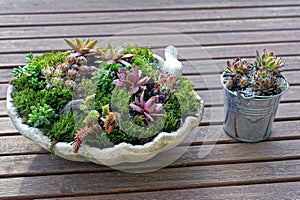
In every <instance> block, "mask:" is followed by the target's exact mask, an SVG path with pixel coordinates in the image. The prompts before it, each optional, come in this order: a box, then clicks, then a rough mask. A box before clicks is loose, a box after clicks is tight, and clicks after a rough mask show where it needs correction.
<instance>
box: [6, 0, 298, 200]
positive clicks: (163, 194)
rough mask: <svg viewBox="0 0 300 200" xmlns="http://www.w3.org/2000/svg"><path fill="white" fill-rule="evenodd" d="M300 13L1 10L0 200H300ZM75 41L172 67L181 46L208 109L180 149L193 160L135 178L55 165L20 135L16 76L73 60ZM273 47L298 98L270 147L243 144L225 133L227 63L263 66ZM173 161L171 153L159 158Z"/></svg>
mask: <svg viewBox="0 0 300 200" xmlns="http://www.w3.org/2000/svg"><path fill="white" fill-rule="evenodd" d="M299 11H300V1H299V0H286V1H279V0H265V1H260V0H253V1H243V0H236V1H234V2H232V1H222V0H217V1H213V0H209V1H207V0H200V1H196V0H187V1H180V0H175V1H158V0H153V1H144V0H143V1H141V0H129V1H126V2H125V1H122V0H117V1H112V2H107V1H104V0H86V1H72V0H62V1H54V0H30V1H27V0H7V1H0V60H1V62H0V163H1V165H0V198H4V199H5V198H10V199H17V198H23V199H32V198H45V199H49V198H55V199H57V198H58V199H299V198H300V192H299V187H300V185H299V184H300V173H299V172H300V147H299V144H300V132H299V129H300V65H299V63H300V58H299V55H300V50H299V45H300V40H299V36H300V29H299V27H300V26H299V25H300V15H299V13H300V12H299ZM116 34H117V35H116ZM114 35H116V36H115V37H114V38H111V36H114ZM66 37H68V38H74V37H81V38H90V39H97V40H99V42H100V45H105V44H106V43H107V42H111V43H113V44H115V45H120V44H124V43H125V42H126V43H128V42H131V43H134V44H135V43H136V44H139V45H141V46H151V47H152V48H153V49H154V52H155V53H157V54H159V55H161V56H163V48H164V47H165V46H167V45H169V44H173V45H175V46H177V47H178V49H179V56H180V59H182V60H183V63H184V75H185V76H187V77H189V78H190V80H191V81H192V82H193V83H194V85H195V88H196V91H197V93H198V94H199V95H200V96H201V97H202V98H203V99H204V100H205V105H206V106H205V114H204V117H203V120H202V122H201V124H200V126H199V127H198V128H197V129H195V130H194V131H193V132H192V133H191V134H190V137H189V138H188V139H187V140H186V141H185V142H184V143H183V144H181V145H180V146H178V147H176V148H177V149H186V152H185V153H184V154H183V155H182V156H181V157H180V158H179V159H177V160H176V161H175V162H173V163H170V165H169V166H167V167H165V168H163V169H160V170H158V171H155V172H151V173H145V174H130V173H125V172H120V171H116V170H114V169H112V168H109V167H106V166H101V165H95V164H91V163H78V162H71V161H67V160H64V159H62V158H58V157H57V158H55V159H52V158H51V156H50V154H49V152H47V151H45V150H43V149H42V148H41V147H39V146H38V145H36V144H34V143H33V142H32V141H30V140H29V139H26V138H24V137H23V136H22V135H20V134H19V133H18V132H17V131H16V129H15V128H14V127H13V125H12V123H11V122H10V120H9V117H8V116H7V111H6V101H5V100H6V89H7V85H8V81H9V80H11V79H12V76H11V72H12V70H13V68H15V67H17V66H19V65H24V62H25V54H27V53H29V52H33V53H34V55H39V54H41V53H43V52H45V51H51V50H66V49H68V46H67V45H66V44H64V43H63V39H64V38H66ZM201 46H202V48H201ZM264 48H267V49H271V50H274V51H276V52H277V54H278V55H280V56H281V57H282V59H283V60H284V61H285V62H286V66H285V69H284V70H285V72H284V75H285V76H286V77H287V78H288V80H289V83H290V89H289V91H288V93H286V94H285V95H284V96H283V97H282V99H281V103H280V106H279V109H278V113H277V115H276V118H275V122H274V125H273V133H272V135H271V137H270V138H269V139H268V140H267V141H265V142H262V143H257V144H245V143H239V142H237V141H235V140H233V139H231V138H230V137H228V136H227V135H226V134H225V133H224V131H223V127H222V123H223V115H224V114H223V92H222V88H221V84H220V83H219V75H220V73H221V71H222V69H223V68H224V66H225V65H226V61H227V60H229V59H231V58H233V57H235V56H241V57H245V58H250V59H252V60H253V59H254V55H255V50H256V49H258V50H262V49H264ZM169 157H172V152H166V153H165V154H162V155H160V157H159V158H162V159H167V158H169ZM153 164H154V165H155V164H158V163H157V162H156V163H155V162H154V163H153ZM126 167H127V168H138V167H149V166H147V163H144V164H141V165H140V166H132V165H130V166H125V168H124V169H126Z"/></svg>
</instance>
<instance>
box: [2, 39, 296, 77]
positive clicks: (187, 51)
mask: <svg viewBox="0 0 300 200" xmlns="http://www.w3.org/2000/svg"><path fill="white" fill-rule="evenodd" d="M60 44H62V45H64V44H63V42H62V41H61V42H60ZM297 45H299V44H298V43H297V42H295V43H274V44H249V45H234V46H231V45H228V46H208V47H203V48H201V47H200V46H198V47H194V46H190V47H179V48H178V50H179V56H180V59H186V60H188V61H189V62H190V63H189V65H188V70H191V72H193V71H192V70H193V69H195V68H194V66H199V68H200V69H199V71H198V70H197V71H196V73H199V72H201V71H203V73H208V72H210V69H209V67H211V68H212V71H218V70H220V69H222V68H224V63H226V60H231V59H232V58H234V57H237V56H239V57H245V58H249V60H254V56H255V51H256V50H260V51H262V49H265V48H267V49H268V50H273V51H275V52H276V53H277V54H278V55H279V56H281V57H283V59H285V58H287V61H286V63H287V66H289V65H290V67H287V68H288V69H289V70H293V69H299V67H298V65H296V62H297V61H299V58H297V57H293V56H295V55H296V54H297V51H298V49H297ZM37 46H38V44H37ZM39 48H40V47H39ZM42 48H43V47H42ZM49 49H51V48H49ZM66 49H68V47H67V46H65V47H64V49H61V50H66ZM163 49H164V48H163ZM163 49H155V48H154V49H153V52H154V53H156V54H158V55H161V56H162V55H163ZM40 50H41V51H42V49H41V48H40ZM53 50H58V49H53ZM29 52H33V53H34V55H39V53H38V52H37V51H35V52H34V51H33V49H32V51H31V50H29V49H28V51H25V52H23V53H22V52H20V53H13V52H10V53H9V52H7V53H9V54H1V53H0V59H2V60H3V62H2V64H0V67H16V66H19V65H24V63H25V54H27V53H29ZM42 52H45V51H42ZM42 52H40V53H42ZM209 59H211V61H209ZM212 59H213V60H212ZM215 59H218V60H219V59H222V60H219V61H218V60H217V61H215ZM194 60H196V61H194ZM199 60H200V61H199ZM201 60H203V61H201ZM223 61H224V62H223ZM289 61H291V63H288V62H289ZM221 62H222V63H221ZM294 63H295V64H294ZM218 64H220V66H218ZM202 68H203V69H202ZM197 69H198V68H197ZM208 69H209V70H208ZM194 73H195V72H194Z"/></svg>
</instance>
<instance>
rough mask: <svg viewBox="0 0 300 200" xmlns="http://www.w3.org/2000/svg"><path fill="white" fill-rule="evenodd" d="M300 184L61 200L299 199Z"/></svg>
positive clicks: (258, 185) (254, 185) (214, 188)
mask: <svg viewBox="0 0 300 200" xmlns="http://www.w3.org/2000/svg"><path fill="white" fill-rule="evenodd" d="M298 188H300V182H285V183H272V184H252V185H240V186H230V187H228V186H227V187H210V188H196V189H183V190H172V191H154V192H138V193H123V194H108V195H99V196H98V195H97V196H83V197H62V198H55V199H59V200H70V199H72V200H73V199H74V200H78V199H90V200H96V199H102V200H111V199H114V200H123V199H135V200H137V199H145V200H146V199H149V200H150V199H157V197H159V198H160V199H173V200H181V199H194V200H195V199H216V200H218V199H219V200H223V199H261V198H262V196H263V198H264V199H275V198H276V199H297V198H299V196H300V193H299V190H298Z"/></svg>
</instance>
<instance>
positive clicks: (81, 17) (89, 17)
mask: <svg viewBox="0 0 300 200" xmlns="http://www.w3.org/2000/svg"><path fill="white" fill-rule="evenodd" d="M299 9H300V7H299V6H287V7H281V6H279V7H263V8H262V7H255V8H253V7H250V8H249V7H243V8H223V9H220V8H219V9H205V10H201V9H195V10H191V9H187V10H163V9H161V10H155V11H153V10H148V11H132V12H128V11H119V12H97V11H96V12H89V13H52V14H27V15H24V14H15V15H0V26H3V27H8V26H10V27H11V26H37V25H45V26H49V25H52V26H53V25H70V24H72V25H78V24H123V23H137V22H144V23H147V22H153V21H156V22H157V21H160V22H162V21H168V22H170V21H180V22H183V21H196V20H197V21H200V20H201V21H206V20H228V19H251V18H260V19H261V18H282V17H295V16H299ZM178 16H180V19H179V18H178ZM61 19H64V20H63V21H62V20H61Z"/></svg>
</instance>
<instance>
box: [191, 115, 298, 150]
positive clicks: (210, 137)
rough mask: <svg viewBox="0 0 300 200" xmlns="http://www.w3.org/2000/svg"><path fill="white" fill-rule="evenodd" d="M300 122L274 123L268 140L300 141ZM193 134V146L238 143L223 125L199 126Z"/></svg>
mask: <svg viewBox="0 0 300 200" xmlns="http://www.w3.org/2000/svg"><path fill="white" fill-rule="evenodd" d="M299 128H300V121H299V120H298V121H280V122H279V121H278V122H274V124H273V128H272V135H271V136H270V138H269V139H268V140H269V141H273V140H290V139H300V133H299ZM191 134H193V135H192V136H191V139H190V140H188V141H192V142H193V144H215V143H233V142H237V141H235V140H233V139H231V138H230V137H229V136H227V135H226V134H225V132H224V130H223V125H208V126H199V127H197V128H196V129H195V130H194V131H193V132H192V133H191Z"/></svg>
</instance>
